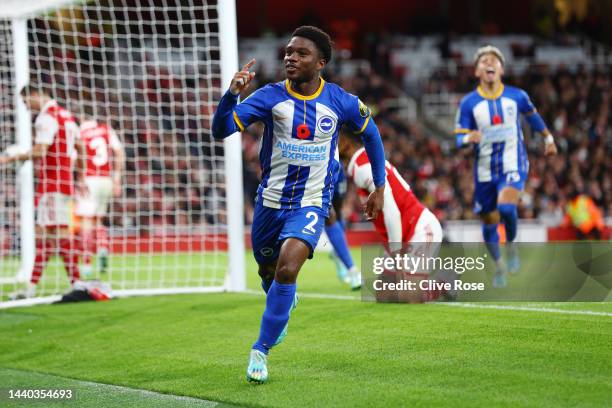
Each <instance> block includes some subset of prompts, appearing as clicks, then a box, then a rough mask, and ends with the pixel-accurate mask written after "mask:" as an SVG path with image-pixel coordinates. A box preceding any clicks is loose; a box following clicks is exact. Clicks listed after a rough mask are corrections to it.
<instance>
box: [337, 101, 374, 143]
mask: <svg viewBox="0 0 612 408" xmlns="http://www.w3.org/2000/svg"><path fill="white" fill-rule="evenodd" d="M343 114H344V117H343V121H344V123H345V124H346V125H347V126H348V127H349V128H350V129H351V131H352V132H354V133H356V134H360V133H363V131H364V130H365V129H366V126H368V122H369V121H370V119H371V116H372V114H371V112H370V109H369V108H368V107H367V106H366V105H365V104H364V103H363V102H361V101H360V100H359V98H357V97H356V96H355V95H352V94H350V93H346V94H344V98H343Z"/></svg>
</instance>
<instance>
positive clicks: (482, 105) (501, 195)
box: [455, 45, 557, 287]
mask: <svg viewBox="0 0 612 408" xmlns="http://www.w3.org/2000/svg"><path fill="white" fill-rule="evenodd" d="M504 64H505V58H504V55H503V54H502V53H501V51H500V50H499V49H497V48H496V47H493V46H490V45H488V46H485V47H482V48H479V49H478V51H477V52H476V55H475V56H474V65H475V76H476V77H477V78H478V79H479V81H480V84H479V85H478V87H477V88H476V90H475V91H473V92H471V93H469V94H467V95H466V96H465V97H464V98H463V99H462V101H461V104H460V105H459V111H458V112H457V123H456V125H455V134H456V138H457V146H458V147H464V146H472V148H473V151H474V159H475V162H474V182H475V191H474V212H475V213H477V214H479V215H480V218H481V220H482V222H483V225H482V234H483V237H484V241H485V243H486V244H487V247H488V249H489V251H490V252H491V255H492V256H493V258H494V259H495V262H496V267H497V270H496V272H495V276H494V278H493V286H496V287H504V286H505V285H506V268H508V269H509V270H510V272H517V271H518V269H519V267H520V261H519V257H518V251H517V249H516V246H515V245H514V240H515V238H516V234H517V220H518V212H517V204H518V200H519V196H520V193H521V191H522V190H523V188H524V186H525V180H526V179H527V173H528V170H529V162H528V160H527V149H526V148H525V142H524V138H523V132H522V130H521V122H520V119H521V115H524V116H525V118H526V119H527V122H528V123H529V125H530V127H531V129H532V130H533V131H534V132H539V133H541V134H542V135H543V136H544V149H545V154H546V155H554V154H556V153H557V148H556V146H555V141H554V139H553V136H552V134H551V133H550V131H549V130H548V128H547V127H546V124H545V123H544V121H543V120H542V117H541V116H540V115H539V114H538V112H537V110H536V108H535V107H534V105H533V104H532V103H531V100H530V99H529V96H528V95H527V94H526V93H525V91H523V90H521V89H519V88H514V87H511V86H506V85H504V84H503V83H502V80H501V78H502V75H503V74H504ZM500 220H501V222H502V223H503V224H504V226H505V229H506V240H507V242H508V244H509V245H508V252H507V254H508V262H507V265H506V263H504V261H503V259H502V257H501V253H500V249H499V235H498V232H497V226H498V223H499V222H500Z"/></svg>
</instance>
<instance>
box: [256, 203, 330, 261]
mask: <svg viewBox="0 0 612 408" xmlns="http://www.w3.org/2000/svg"><path fill="white" fill-rule="evenodd" d="M326 217H327V215H326V214H325V211H323V209H321V208H319V207H303V208H296V209H294V210H281V209H275V208H269V207H264V206H263V205H262V204H261V203H260V202H257V203H256V204H255V214H254V215H253V226H252V229H251V243H252V244H253V255H254V256H255V260H256V261H257V263H258V264H269V263H273V262H275V261H276V260H277V259H278V255H279V253H280V248H281V245H282V244H283V241H284V240H286V239H287V238H297V239H300V240H302V241H303V242H305V243H306V244H307V245H308V247H309V248H310V255H309V258H312V255H313V253H314V249H315V248H316V246H317V242H319V237H320V236H321V232H323V228H324V225H325V218H326Z"/></svg>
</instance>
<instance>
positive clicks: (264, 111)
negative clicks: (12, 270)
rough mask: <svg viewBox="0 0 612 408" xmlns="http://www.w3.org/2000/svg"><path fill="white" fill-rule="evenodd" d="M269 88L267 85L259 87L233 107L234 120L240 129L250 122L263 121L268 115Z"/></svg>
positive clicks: (242, 129)
mask: <svg viewBox="0 0 612 408" xmlns="http://www.w3.org/2000/svg"><path fill="white" fill-rule="evenodd" d="M269 89H270V88H269V87H268V86H265V87H263V88H259V89H258V90H256V91H255V92H253V93H252V94H251V95H250V96H249V97H248V98H246V99H245V100H244V101H242V102H240V103H239V104H238V105H237V106H236V107H235V108H234V121H235V122H236V124H237V125H238V127H239V128H240V130H241V131H244V129H246V128H247V127H248V126H249V125H250V124H251V123H253V122H258V121H263V120H265V118H267V117H268V115H269V113H270V108H269V106H268V101H269V95H268V94H269Z"/></svg>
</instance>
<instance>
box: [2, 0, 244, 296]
mask: <svg viewBox="0 0 612 408" xmlns="http://www.w3.org/2000/svg"><path fill="white" fill-rule="evenodd" d="M234 7H235V6H234V2H233V1H219V2H216V1H199V0H161V1H160V0H94V1H67V0H24V1H20V2H17V1H13V0H11V1H9V2H8V3H7V4H5V5H0V88H1V92H0V151H5V152H6V151H7V149H8V150H11V149H16V147H17V146H19V147H20V148H21V149H24V148H26V147H29V146H31V144H32V140H34V138H35V131H34V130H31V126H32V119H34V118H31V117H30V116H29V115H30V114H29V112H28V111H27V109H26V108H25V105H24V104H23V102H22V100H21V98H19V95H18V94H19V90H20V89H21V87H22V86H23V85H25V84H26V83H28V81H30V82H31V83H37V84H40V85H41V86H43V87H45V89H46V90H48V92H49V94H50V95H51V96H52V97H53V99H55V101H57V103H58V105H59V106H61V107H64V108H66V109H68V110H69V111H70V112H71V113H72V114H73V115H74V117H75V118H76V120H77V121H78V122H80V123H81V124H82V123H84V122H86V121H89V120H92V119H95V120H96V121H97V122H98V124H105V125H107V126H109V127H110V128H112V129H113V130H114V131H115V133H116V134H117V136H118V139H119V140H120V142H121V143H122V145H123V150H124V152H125V161H124V170H123V172H122V177H121V187H120V189H119V191H117V192H115V195H114V196H113V197H112V198H111V199H110V203H109V205H108V208H107V211H106V214H104V215H103V216H101V217H99V219H98V220H94V222H93V223H92V222H88V219H87V218H86V219H83V218H82V217H78V216H76V215H75V214H74V213H75V211H74V209H75V208H76V207H77V205H78V202H77V201H78V198H77V196H78V193H76V194H75V197H74V202H73V203H70V204H69V206H70V208H71V214H72V215H71V217H70V218H71V220H70V230H71V234H72V238H73V239H74V241H73V242H74V243H75V244H74V245H73V246H71V247H70V250H71V251H74V253H76V254H78V255H79V266H80V270H81V276H82V278H83V279H91V280H101V281H104V282H107V283H110V284H111V286H112V289H113V292H114V293H115V294H119V295H121V294H125V295H129V294H156V293H186V292H206V291H219V290H225V289H234V290H242V289H244V275H245V272H244V244H243V239H244V238H243V225H242V223H243V210H242V200H243V198H242V197H243V196H242V174H241V173H242V168H241V147H240V138H238V137H236V136H234V137H232V138H229V139H226V140H225V141H217V140H215V139H213V138H212V135H211V131H210V126H211V121H212V114H213V109H214V106H215V104H216V102H217V101H218V100H219V99H220V96H221V93H222V90H223V89H224V88H225V87H226V86H227V85H228V84H229V78H230V77H231V74H232V73H233V71H235V70H236V68H237V67H238V61H237V50H236V39H235V37H236V27H235V9H234ZM24 45H25V46H24ZM35 113H36V112H34V114H35ZM97 147H99V146H89V148H90V149H89V150H91V149H93V151H96V153H95V154H96V155H98V153H97V152H98V151H97V150H96V148H97ZM102 153H104V152H103V151H101V154H102ZM72 156H73V158H74V157H75V156H76V153H74V152H73V153H72ZM102 156H106V155H105V154H102ZM99 159H100V160H102V161H103V160H105V157H100V158H99ZM106 159H107V160H109V161H110V162H112V166H111V167H112V168H116V167H117V166H116V159H117V157H115V156H114V155H112V154H111V155H110V156H108V157H106ZM73 162H75V163H76V159H74V160H73ZM73 165H74V163H73ZM38 166H40V163H35V164H34V165H33V166H32V163H31V162H28V161H26V162H22V163H13V164H8V165H0V176H1V179H0V197H1V201H0V303H4V304H5V306H6V305H8V304H9V303H10V300H9V299H10V297H11V294H13V293H16V292H19V291H22V290H24V289H27V288H28V282H29V281H30V279H31V274H32V265H33V264H34V259H35V258H34V257H35V253H36V246H37V244H36V239H40V237H41V234H42V235H44V234H48V233H47V232H40V231H38V232H36V233H35V224H36V222H35V216H34V213H35V212H36V209H35V204H34V200H35V197H37V193H36V184H37V183H38V182H39V181H40V180H38V178H39V177H38V176H37V175H38V171H39V169H38ZM33 224H34V225H33ZM84 225H86V226H87V228H84ZM92 225H93V226H92ZM84 229H86V230H87V231H85V232H83V230H84ZM36 234H38V235H36ZM84 237H86V238H84ZM47 238H49V237H48V236H47ZM52 238H53V239H55V240H56V241H57V242H56V243H55V246H56V247H57V250H52V251H51V252H52V255H51V257H50V259H49V261H48V263H47V265H46V267H45V269H44V271H43V272H42V275H41V279H40V281H39V282H38V284H37V285H36V287H35V290H33V291H32V290H30V293H29V294H30V295H31V294H32V293H34V294H35V298H36V299H41V298H47V297H49V296H57V295H59V294H61V293H64V292H66V291H67V290H68V289H69V288H70V280H69V277H68V276H67V273H66V270H65V267H64V262H63V258H62V257H61V256H59V255H60V252H61V251H60V249H59V248H60V246H61V243H60V242H59V241H60V239H59V238H57V237H52ZM85 240H87V243H84V241H85ZM92 242H93V244H92ZM52 249H53V248H52ZM107 253H108V256H106V254H107ZM90 255H91V257H90ZM85 256H87V258H91V259H84V258H85ZM85 262H87V264H85ZM88 265H91V267H89V266H88ZM26 292H27V291H26Z"/></svg>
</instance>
